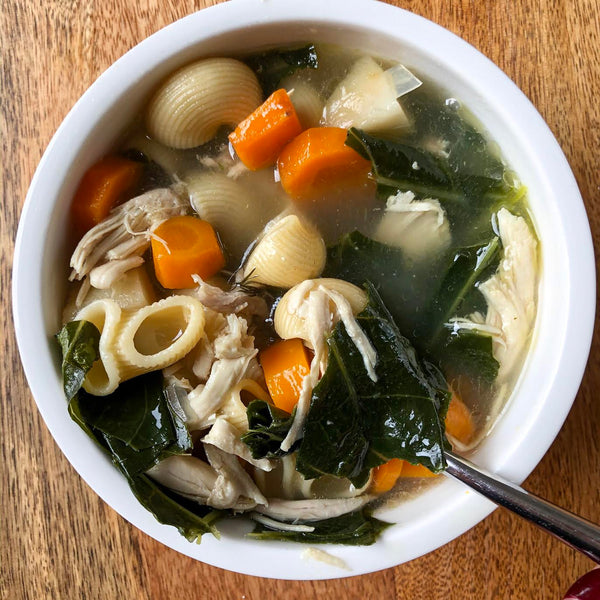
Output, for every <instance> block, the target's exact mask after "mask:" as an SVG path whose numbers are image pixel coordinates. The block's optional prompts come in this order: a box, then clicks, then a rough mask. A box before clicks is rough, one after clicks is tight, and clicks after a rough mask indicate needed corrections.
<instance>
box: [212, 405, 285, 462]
mask: <svg viewBox="0 0 600 600" xmlns="http://www.w3.org/2000/svg"><path fill="white" fill-rule="evenodd" d="M202 442H203V443H205V444H212V445H213V446H216V447H217V448H220V449H221V450H223V452H227V453H229V454H233V455H235V456H239V457H240V458H241V459H243V460H245V461H246V462H248V463H250V464H252V465H254V466H255V467H257V468H259V469H261V470H262V471H271V470H272V469H273V467H274V463H273V461H272V460H269V459H268V458H261V459H255V458H252V453H251V452H250V448H249V447H248V446H247V445H246V444H244V442H242V440H241V439H240V432H239V431H238V430H237V429H236V428H235V427H234V426H233V425H231V423H229V421H227V419H225V418H224V417H218V418H217V419H216V421H215V423H214V425H213V426H212V427H211V428H210V431H209V432H208V434H207V435H205V436H204V437H203V438H202Z"/></svg>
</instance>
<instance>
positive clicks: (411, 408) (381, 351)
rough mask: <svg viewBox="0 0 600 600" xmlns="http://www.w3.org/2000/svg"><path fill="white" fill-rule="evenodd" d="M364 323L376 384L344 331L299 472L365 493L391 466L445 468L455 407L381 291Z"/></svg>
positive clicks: (316, 402) (315, 407)
mask: <svg viewBox="0 0 600 600" xmlns="http://www.w3.org/2000/svg"><path fill="white" fill-rule="evenodd" d="M367 290H368V295H369V303H368V304H367V308H366V309H365V310H364V311H363V312H362V313H360V314H359V315H358V317H357V322H358V324H359V325H360V327H361V328H362V330H363V331H364V332H365V333H366V335H367V337H368V338H369V340H370V341H371V343H372V344H373V347H374V348H375V351H376V353H377V365H376V373H377V376H378V380H377V382H373V381H372V380H371V379H370V378H369V376H368V374H367V371H366V369H365V367H364V364H363V359H362V355H361V354H360V352H359V351H358V350H357V348H356V346H355V345H354V343H353V342H352V340H351V339H350V337H349V336H348V334H347V332H346V330H345V328H344V326H343V325H342V324H341V323H338V325H337V326H336V327H335V329H334V331H333V333H332V335H331V336H330V337H329V339H328V345H329V363H328V367H327V370H326V371H325V374H324V375H323V377H322V378H321V381H320V382H319V383H318V385H317V386H316V388H315V389H314V391H313V396H312V400H311V405H310V409H309V411H308V415H307V419H306V423H305V426H304V438H303V440H302V443H301V445H300V449H299V451H298V456H297V461H296V468H297V470H298V471H299V472H301V473H302V474H303V475H304V477H306V478H314V477H318V476H319V475H323V474H330V475H335V476H337V477H349V478H351V479H352V480H353V481H354V482H355V483H356V484H358V485H360V484H361V483H363V482H364V481H365V479H366V476H367V474H368V470H369V469H370V468H372V467H374V466H377V465H379V464H382V463H384V462H386V461H387V460H389V459H390V458H402V459H405V460H408V461H409V462H411V463H415V464H422V465H424V466H426V467H427V468H429V469H431V470H432V471H435V472H438V471H440V470H442V469H444V468H445V459H444V446H445V444H446V441H445V436H444V428H443V422H442V419H441V418H440V414H441V415H442V416H443V415H444V414H445V411H446V405H447V402H448V400H449V394H448V393H447V391H446V390H445V389H444V390H440V389H438V387H437V386H438V384H439V381H438V380H437V379H435V378H433V377H431V375H430V373H429V372H428V371H427V370H426V369H424V368H423V367H422V365H421V364H420V363H419V360H418V359H417V357H416V354H415V351H414V349H413V348H412V346H411V345H410V343H409V342H408V340H407V339H406V338H404V337H403V336H402V335H401V334H400V332H399V331H398V328H397V327H396V325H395V323H394V321H393V319H392V317H391V315H390V314H389V312H388V311H387V309H386V308H385V306H384V305H383V303H382V301H381V298H380V297H379V295H378V294H377V292H376V290H375V289H374V288H373V287H372V286H371V285H367Z"/></svg>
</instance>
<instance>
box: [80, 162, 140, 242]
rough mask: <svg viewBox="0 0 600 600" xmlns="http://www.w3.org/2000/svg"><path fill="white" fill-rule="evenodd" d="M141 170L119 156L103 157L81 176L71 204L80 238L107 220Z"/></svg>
mask: <svg viewBox="0 0 600 600" xmlns="http://www.w3.org/2000/svg"><path fill="white" fill-rule="evenodd" d="M142 170H143V166H142V165H141V164H140V163H138V162H135V161H133V160H128V159H126V158H123V157H121V156H106V157H104V158H103V159H101V160H100V161H99V162H97V163H95V164H94V165H92V166H91V167H90V168H89V169H88V170H87V171H86V172H85V173H84V175H83V177H82V178H81V181H80V182H79V187H78V188H77V191H76V192H75V196H74V198H73V203H72V204H71V215H72V216H73V223H74V226H75V229H76V230H77V233H78V234H79V235H83V234H84V233H85V232H86V231H88V230H89V229H91V228H92V227H93V226H94V225H97V224H98V223H100V221H102V220H103V219H105V218H106V216H107V215H108V213H109V212H110V211H111V209H112V208H114V207H115V206H116V205H117V204H119V202H121V201H122V200H124V197H125V194H127V192H129V191H130V190H131V189H132V188H133V187H134V186H135V185H136V184H137V183H138V181H139V179H140V177H141V175H142Z"/></svg>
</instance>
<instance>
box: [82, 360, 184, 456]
mask: <svg viewBox="0 0 600 600" xmlns="http://www.w3.org/2000/svg"><path fill="white" fill-rule="evenodd" d="M162 382H163V378H162V375H161V373H160V371H154V372H152V373H147V374H146V375H142V376H140V377H136V378H134V379H130V380H129V381H124V382H123V383H121V384H120V385H119V387H118V388H117V390H116V391H115V392H113V393H112V394H109V395H108V396H101V397H100V396H92V395H90V394H86V396H85V400H84V399H83V398H82V399H81V400H80V411H81V416H82V417H83V419H84V420H85V422H86V423H87V424H88V425H90V426H91V427H93V428H94V429H98V430H100V431H102V432H103V433H106V434H107V435H110V436H111V437H114V438H116V439H118V440H121V441H122V442H124V443H125V444H127V445H128V446H130V447H131V448H133V449H134V450H143V449H145V448H150V447H152V446H160V447H164V446H166V445H168V444H169V443H171V442H173V441H174V440H175V431H174V428H173V425H172V422H171V416H170V412H169V408H168V403H167V402H166V400H165V398H164V396H163V388H162Z"/></svg>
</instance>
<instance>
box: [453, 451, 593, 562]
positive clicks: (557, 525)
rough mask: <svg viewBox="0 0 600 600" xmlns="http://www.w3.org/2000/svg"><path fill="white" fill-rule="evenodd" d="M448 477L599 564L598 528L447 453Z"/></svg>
mask: <svg viewBox="0 0 600 600" xmlns="http://www.w3.org/2000/svg"><path fill="white" fill-rule="evenodd" d="M445 454H446V462H447V463H448V468H447V469H446V471H445V473H446V474H447V475H448V476H451V477H453V478H454V479H458V480H459V481H462V482H463V483H465V484H466V485H468V486H469V487H470V488H472V489H474V490H475V491H477V492H479V493H480V494H482V495H483V496H485V497H486V498H487V499H488V500H491V501H492V502H494V503H495V504H498V505H499V506H503V507H504V508H508V510H511V511H512V512H514V513H516V514H518V515H520V516H521V517H523V518H524V519H527V520H528V521H530V522H531V523H533V524H534V525H537V526H538V527H540V528H542V529H545V530H546V531H548V532H549V533H551V534H552V535H553V536H555V537H557V538H558V539H559V540H561V541H563V542H565V544H568V545H569V546H571V548H574V549H575V550H579V551H580V552H583V554H585V555H586V556H587V557H588V558H591V559H592V560H593V561H595V562H597V563H599V564H600V527H599V526H598V525H595V524H594V523H592V522H590V521H587V520H586V519H582V518H581V517H578V516H577V515H574V514H573V513H571V512H569V511H567V510H564V509H562V508H559V507H558V506H555V505H554V504H551V503H550V502H548V501H546V500H543V499H542V498H539V497H538V496H535V495H533V494H530V493H529V492H527V491H526V490H524V489H523V488H522V487H519V486H518V485H516V484H514V483H511V482H510V481H506V480H505V479H502V478H501V477H499V476H498V475H492V474H491V473H488V472H486V471H485V470H483V469H482V468H480V467H478V466H476V465H474V464H473V463H470V462H469V461H468V460H466V459H464V458H461V457H458V456H456V454H454V453H452V452H446V453H445Z"/></svg>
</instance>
